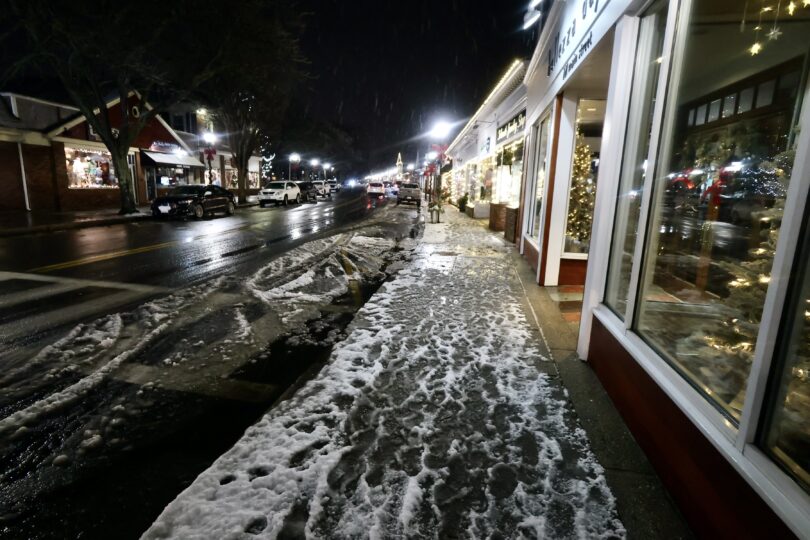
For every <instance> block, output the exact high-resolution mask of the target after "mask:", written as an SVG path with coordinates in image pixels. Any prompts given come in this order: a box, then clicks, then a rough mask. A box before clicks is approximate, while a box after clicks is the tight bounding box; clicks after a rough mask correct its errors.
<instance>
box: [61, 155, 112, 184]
mask: <svg viewBox="0 0 810 540" xmlns="http://www.w3.org/2000/svg"><path fill="white" fill-rule="evenodd" d="M65 161H66V164H67V174H68V187H70V188H117V187H118V177H117V176H116V175H115V168H114V167H113V163H112V156H111V155H110V153H109V152H106V151H104V150H93V149H89V148H73V147H69V146H66V147H65Z"/></svg>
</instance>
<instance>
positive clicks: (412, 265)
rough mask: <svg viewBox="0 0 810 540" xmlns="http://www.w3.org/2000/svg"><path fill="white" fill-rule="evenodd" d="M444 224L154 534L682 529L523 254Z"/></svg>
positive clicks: (449, 221) (471, 228)
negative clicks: (311, 372) (319, 363)
mask: <svg viewBox="0 0 810 540" xmlns="http://www.w3.org/2000/svg"><path fill="white" fill-rule="evenodd" d="M443 221H444V223H441V224H435V225H434V224H427V225H426V229H425V234H424V237H423V238H422V240H421V243H420V245H419V246H418V247H417V248H416V250H415V252H414V256H413V259H412V260H411V261H410V262H408V263H406V264H405V265H404V267H403V268H402V269H400V270H399V272H398V273H397V274H396V276H395V277H394V279H393V280H392V281H389V282H387V283H386V284H385V285H383V287H382V288H381V289H380V290H379V291H378V292H377V293H376V294H375V295H374V296H373V297H372V298H371V300H370V301H369V302H368V303H367V304H366V305H365V306H364V307H363V308H362V310H361V311H360V312H359V313H358V315H357V317H356V318H355V320H354V321H353V322H352V324H351V325H350V326H349V329H348V332H349V335H348V337H347V339H346V340H345V341H343V342H341V343H339V344H338V345H337V346H336V347H335V349H334V351H333V352H332V356H331V358H330V360H329V362H328V364H327V365H326V366H325V367H324V369H323V370H322V371H321V373H319V374H318V375H317V376H316V377H315V378H314V379H313V380H311V381H310V382H308V383H307V384H306V385H304V386H303V387H302V388H300V389H299V390H298V392H296V393H295V395H293V396H292V397H291V398H290V399H288V400H287V401H285V402H283V403H281V404H280V405H279V406H277V407H276V408H274V409H272V410H271V411H269V412H268V413H267V415H266V416H265V417H264V418H263V419H262V420H260V421H259V422H258V423H257V424H256V425H255V426H253V427H252V428H250V429H248V431H247V432H246V433H245V435H244V436H243V438H242V439H241V440H240V441H239V442H237V444H236V445H235V446H234V447H233V448H232V449H231V450H230V451H228V452H227V453H226V454H224V455H223V456H222V457H221V458H220V459H219V460H217V462H215V463H214V464H213V465H212V466H211V467H210V468H209V469H208V470H207V471H205V472H203V473H202V474H201V475H200V476H199V477H198V478H197V479H196V480H195V481H194V483H193V484H192V485H191V486H190V487H189V488H188V489H187V490H186V491H184V492H183V493H182V494H180V495H179V496H178V497H177V499H176V500H175V501H173V502H172V503H171V504H170V505H169V506H168V507H167V508H166V509H165V510H164V512H163V513H162V514H161V516H160V517H159V518H158V520H157V521H156V522H155V524H154V525H153V526H152V528H150V530H149V531H147V532H146V534H145V535H144V538H207V537H229V536H233V537H236V536H238V535H240V534H243V533H249V534H261V535H263V536H267V537H276V536H281V537H302V536H304V535H305V536H307V537H324V538H326V537H328V538H363V537H374V538H402V537H408V538H411V537H413V538H421V537H438V538H507V537H508V538H515V537H525V538H593V537H599V538H622V537H631V538H688V537H689V536H690V533H689V531H688V528H686V526H685V525H684V524H683V522H682V520H681V518H680V516H679V514H678V512H677V511H676V510H675V509H674V508H673V506H672V504H671V503H670V501H669V499H668V497H667V496H666V494H665V492H664V491H663V490H662V489H661V487H660V484H658V483H657V479H656V478H655V475H654V474H653V473H652V470H651V468H650V467H649V465H648V464H646V460H645V459H644V456H643V454H642V453H641V451H640V450H639V449H638V447H637V446H635V443H634V442H633V440H632V437H630V435H629V433H628V432H627V429H626V428H625V427H624V426H623V424H622V423H621V420H620V418H619V417H618V414H617V413H616V411H615V410H614V409H613V408H612V406H611V405H610V402H609V400H607V399H606V396H605V395H604V392H603V391H601V387H599V386H598V382H595V378H593V377H592V374H591V375H589V374H588V373H589V370H588V369H587V366H585V365H584V364H583V363H582V362H580V361H579V360H576V359H575V358H573V357H572V356H571V346H572V342H571V341H570V338H571V329H570V324H568V323H566V322H565V321H564V320H563V318H562V316H561V314H560V312H559V310H558V309H556V308H555V304H554V302H552V301H550V300H549V298H548V297H545V298H543V297H542V295H541V294H539V292H540V291H541V289H540V288H538V287H536V286H533V285H531V284H530V282H528V283H529V284H527V282H526V281H525V277H526V276H527V275H529V271H528V269H527V268H523V266H522V265H523V264H524V263H523V261H522V260H520V258H519V257H518V256H517V255H516V254H515V250H514V247H513V246H511V245H509V244H507V243H506V242H504V241H503V239H502V237H501V236H500V235H497V234H494V233H491V232H489V231H488V230H486V229H485V228H484V227H483V226H482V225H481V224H480V223H479V222H476V221H473V220H471V219H469V218H467V217H466V216H465V215H463V214H460V213H457V212H447V213H446V214H444V216H443ZM532 287H534V288H533V289H532ZM563 331H565V332H567V335H564V334H563V333H562V332H563ZM583 428H584V429H583Z"/></svg>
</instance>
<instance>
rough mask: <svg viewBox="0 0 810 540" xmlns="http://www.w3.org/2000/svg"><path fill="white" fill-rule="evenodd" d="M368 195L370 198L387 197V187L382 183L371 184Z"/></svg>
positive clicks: (369, 184) (367, 191)
mask: <svg viewBox="0 0 810 540" xmlns="http://www.w3.org/2000/svg"><path fill="white" fill-rule="evenodd" d="M366 193H367V194H368V195H369V196H377V197H385V186H384V185H383V183H382V182H369V183H368V187H367V188H366Z"/></svg>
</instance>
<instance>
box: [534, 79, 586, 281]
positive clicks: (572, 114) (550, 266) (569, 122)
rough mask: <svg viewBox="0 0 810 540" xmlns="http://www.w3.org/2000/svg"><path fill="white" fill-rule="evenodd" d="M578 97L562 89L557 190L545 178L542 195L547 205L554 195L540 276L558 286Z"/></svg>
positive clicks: (556, 169)
mask: <svg viewBox="0 0 810 540" xmlns="http://www.w3.org/2000/svg"><path fill="white" fill-rule="evenodd" d="M578 101H579V96H578V95H574V94H573V93H563V99H562V111H560V112H561V114H560V129H559V132H558V134H557V162H556V167H555V170H554V193H551V194H548V182H546V194H547V196H546V197H544V198H543V205H544V206H545V205H546V204H548V200H549V198H551V226H550V227H549V231H548V249H547V250H546V253H544V254H543V256H544V257H546V275H545V276H541V278H542V280H543V281H542V284H543V285H545V286H550V287H554V286H556V285H557V283H558V281H559V275H560V257H561V254H562V252H563V246H564V245H565V227H566V223H567V219H566V216H567V214H568V194H569V192H570V191H571V167H572V165H573V163H574V142H575V137H574V135H575V130H576V122H577V103H578ZM551 127H553V126H551ZM552 133H553V132H552ZM549 138H551V137H549ZM544 211H545V208H544ZM544 215H545V214H544ZM538 267H539V265H538Z"/></svg>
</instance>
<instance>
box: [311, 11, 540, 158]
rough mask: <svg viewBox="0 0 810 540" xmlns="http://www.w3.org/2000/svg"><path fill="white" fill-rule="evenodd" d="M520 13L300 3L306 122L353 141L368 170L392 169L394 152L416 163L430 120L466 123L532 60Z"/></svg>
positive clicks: (531, 38)
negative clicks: (315, 121) (512, 71)
mask: <svg viewBox="0 0 810 540" xmlns="http://www.w3.org/2000/svg"><path fill="white" fill-rule="evenodd" d="M527 4H528V1H527V0H517V1H516V0H503V1H500V2H495V1H482V0H466V1H465V0H432V1H431V0H413V1H406V2H395V1H390V0H389V1H385V0H383V1H380V0H377V1H371V0H359V1H358V0H354V1H343V0H339V1H321V2H311V3H308V4H307V3H302V7H303V8H304V9H306V10H307V11H309V13H310V15H309V17H308V19H307V26H308V29H307V32H306V35H305V36H304V38H303V39H302V41H301V44H302V47H303V49H304V52H305V54H306V56H307V57H308V59H309V60H310V62H311V65H310V72H311V73H312V75H314V76H315V80H314V81H313V89H312V91H311V92H312V98H311V100H310V107H312V108H313V110H312V111H310V112H311V113H314V114H316V115H318V116H320V117H322V118H323V119H324V120H327V121H330V122H333V123H335V124H337V125H338V126H340V127H342V128H343V129H345V130H346V131H348V132H349V133H350V134H352V135H353V136H354V137H355V138H356V140H357V143H358V145H359V146H360V148H359V149H360V151H361V152H362V153H363V154H364V155H367V156H368V157H369V162H368V166H369V167H371V168H384V167H391V166H393V165H394V163H395V160H396V154H397V152H398V151H401V152H402V154H403V159H404V160H405V161H406V163H407V162H408V161H413V160H414V159H415V153H416V151H417V149H418V150H419V151H420V155H423V154H424V152H425V150H426V149H427V148H428V146H429V141H428V140H427V139H424V138H423V139H418V140H413V138H414V137H416V136H418V135H419V134H420V133H424V132H426V131H428V130H429V129H430V127H431V126H432V124H433V123H434V122H435V121H436V120H437V119H446V120H448V121H461V120H465V119H466V118H467V117H469V116H470V115H471V114H473V113H474V112H475V110H476V109H477V108H478V107H479V106H480V103H481V101H483V99H484V98H485V97H486V95H487V94H488V93H489V91H490V90H491V88H492V87H493V86H494V85H495V83H496V82H497V81H498V79H499V78H500V76H501V75H502V74H503V73H504V72H505V71H506V69H507V67H508V66H509V64H510V63H511V61H512V60H514V59H515V58H518V57H522V58H528V57H529V56H530V55H531V53H532V51H533V49H534V45H535V43H536V39H537V34H536V31H534V30H529V31H524V30H522V24H523V14H524V12H525V9H526V5H527ZM462 126H463V124H461V125H460V126H459V127H458V128H457V129H456V132H458V130H459V129H461V127H462ZM453 136H454V135H451V138H452V137H453ZM447 142H449V140H448V141H447ZM357 172H362V171H357Z"/></svg>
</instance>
